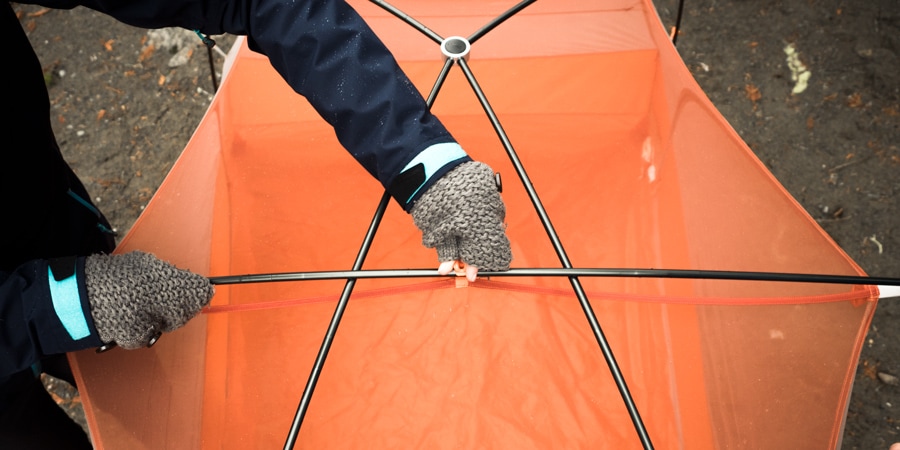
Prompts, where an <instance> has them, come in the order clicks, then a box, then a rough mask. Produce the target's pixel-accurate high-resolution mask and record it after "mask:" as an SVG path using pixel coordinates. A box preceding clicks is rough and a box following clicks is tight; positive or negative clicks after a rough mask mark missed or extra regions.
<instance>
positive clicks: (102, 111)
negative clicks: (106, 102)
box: [97, 109, 106, 122]
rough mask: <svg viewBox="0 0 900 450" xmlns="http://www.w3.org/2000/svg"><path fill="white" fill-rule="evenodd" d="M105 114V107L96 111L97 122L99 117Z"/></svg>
mask: <svg viewBox="0 0 900 450" xmlns="http://www.w3.org/2000/svg"><path fill="white" fill-rule="evenodd" d="M105 115H106V110H105V109H101V110H100V111H97V122H99V121H100V119H102V118H103V116H105Z"/></svg>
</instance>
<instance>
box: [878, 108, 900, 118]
mask: <svg viewBox="0 0 900 450" xmlns="http://www.w3.org/2000/svg"><path fill="white" fill-rule="evenodd" d="M881 112H883V113H885V114H887V115H889V116H891V117H897V116H900V111H898V110H897V107H896V106H886V107H884V108H882V109H881Z"/></svg>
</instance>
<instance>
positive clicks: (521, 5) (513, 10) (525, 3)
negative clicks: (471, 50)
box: [468, 0, 537, 43]
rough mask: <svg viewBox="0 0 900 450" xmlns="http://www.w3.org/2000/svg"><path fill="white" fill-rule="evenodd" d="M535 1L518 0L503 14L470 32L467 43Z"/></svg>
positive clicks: (475, 39)
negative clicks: (519, 0) (517, 2)
mask: <svg viewBox="0 0 900 450" xmlns="http://www.w3.org/2000/svg"><path fill="white" fill-rule="evenodd" d="M536 1H537V0H523V1H521V2H519V4H517V5H515V6H513V7H512V8H510V9H508V10H506V12H504V13H503V14H500V15H499V16H497V17H496V18H495V19H494V20H492V21H490V22H488V23H487V24H486V25H485V26H483V27H481V28H479V29H478V31H476V32H474V33H472V34H471V35H470V36H469V37H468V40H469V43H474V42H475V41H477V40H478V39H479V38H480V37H482V36H484V35H485V34H487V32H488V31H491V30H493V29H494V28H496V27H497V25H500V24H501V23H503V22H504V21H506V19H509V18H510V17H512V16H514V15H515V14H516V13H518V12H519V11H521V10H523V9H525V7H526V6H528V5H530V4H532V3H534V2H536Z"/></svg>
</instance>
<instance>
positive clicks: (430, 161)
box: [400, 142, 468, 202]
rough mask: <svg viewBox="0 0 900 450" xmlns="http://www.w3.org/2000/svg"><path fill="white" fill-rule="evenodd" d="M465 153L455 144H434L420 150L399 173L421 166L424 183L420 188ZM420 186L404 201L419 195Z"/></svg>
mask: <svg viewBox="0 0 900 450" xmlns="http://www.w3.org/2000/svg"><path fill="white" fill-rule="evenodd" d="M466 156H468V155H466V152H465V150H463V149H462V147H461V146H460V145H459V144H457V143H456V142H444V143H441V144H434V145H432V146H430V147H428V148H426V149H425V150H422V151H421V152H420V153H419V154H418V155H416V157H415V158H413V159H412V161H410V162H409V164H407V165H406V167H404V168H403V170H402V171H400V172H401V173H403V172H406V171H407V170H409V169H411V168H413V167H415V166H416V165H418V164H422V166H423V167H425V181H423V182H422V186H424V185H425V183H427V182H428V180H429V179H430V178H431V176H432V175H434V174H435V173H436V172H437V171H438V170H440V169H441V167H444V166H446V165H447V164H448V163H450V162H453V161H456V160H457V159H460V158H465V157H466ZM422 186H419V188H418V189H416V190H415V191H414V192H413V193H412V195H410V196H409V198H408V199H406V201H407V202H409V201H410V200H412V198H413V197H415V196H416V194H417V193H419V190H420V189H422Z"/></svg>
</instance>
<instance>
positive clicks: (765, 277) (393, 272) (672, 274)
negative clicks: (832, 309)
mask: <svg viewBox="0 0 900 450" xmlns="http://www.w3.org/2000/svg"><path fill="white" fill-rule="evenodd" d="M446 276H447V277H452V276H453V275H452V274H451V275H446ZM478 276H479V277H482V278H491V277H496V278H505V277H512V278H515V277H590V278H678V279H687V280H729V281H755V282H766V281H770V282H782V283H821V284H850V285H861V286H900V278H889V277H869V276H857V275H826V274H815V273H789V272H745V271H731V270H691V269H629V268H538V267H534V268H517V269H510V270H508V271H505V272H490V271H479V272H478ZM433 277H444V275H439V274H438V273H437V271H436V270H434V269H382V270H334V271H317V272H281V273H260V274H247V275H225V276H219V277H210V278H209V281H210V282H211V283H212V284H215V285H229V284H250V283H276V282H288V281H314V280H346V279H349V278H356V279H363V278H433Z"/></svg>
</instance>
